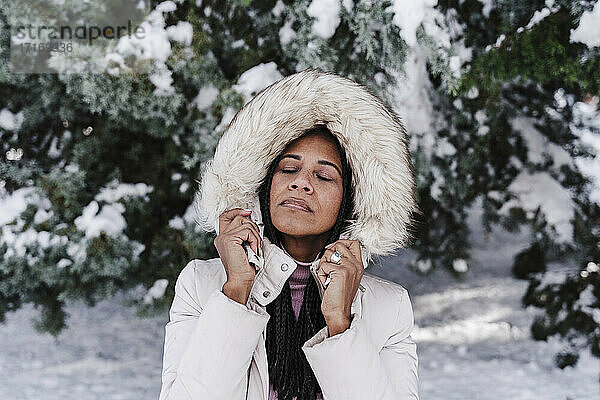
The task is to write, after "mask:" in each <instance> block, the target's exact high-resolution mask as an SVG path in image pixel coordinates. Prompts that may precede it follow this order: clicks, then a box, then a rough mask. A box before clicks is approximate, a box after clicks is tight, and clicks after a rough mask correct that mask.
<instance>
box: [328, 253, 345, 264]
mask: <svg viewBox="0 0 600 400" xmlns="http://www.w3.org/2000/svg"><path fill="white" fill-rule="evenodd" d="M341 259H342V254H341V253H340V252H339V251H337V250H336V251H334V252H333V254H332V255H331V258H330V259H329V262H332V263H334V264H339V263H340V260H341Z"/></svg>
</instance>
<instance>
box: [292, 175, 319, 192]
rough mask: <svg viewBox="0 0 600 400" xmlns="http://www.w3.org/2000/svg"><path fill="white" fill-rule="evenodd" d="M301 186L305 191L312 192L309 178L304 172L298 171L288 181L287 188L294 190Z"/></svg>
mask: <svg viewBox="0 0 600 400" xmlns="http://www.w3.org/2000/svg"><path fill="white" fill-rule="evenodd" d="M299 187H300V188H302V190H304V191H305V192H306V193H312V191H313V187H312V184H311V183H310V180H309V179H308V177H307V174H306V173H298V174H296V176H295V177H294V179H292V181H291V182H290V184H289V186H288V189H290V190H296V189H298V188H299Z"/></svg>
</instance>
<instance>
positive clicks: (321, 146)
mask: <svg viewBox="0 0 600 400" xmlns="http://www.w3.org/2000/svg"><path fill="white" fill-rule="evenodd" d="M283 154H284V155H285V154H299V155H301V156H302V158H303V159H304V158H315V159H317V158H321V159H327V160H329V161H332V162H335V163H336V164H338V165H339V164H340V163H341V159H340V153H339V151H338V149H337V146H336V143H335V139H334V138H332V137H331V136H329V135H325V134H320V133H317V134H310V135H306V136H303V137H301V138H300V139H298V140H296V141H295V142H292V143H290V144H289V145H288V147H286V149H285V150H284V152H283Z"/></svg>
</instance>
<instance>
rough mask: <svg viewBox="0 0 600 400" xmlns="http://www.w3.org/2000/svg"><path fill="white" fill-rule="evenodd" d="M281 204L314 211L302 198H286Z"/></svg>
mask: <svg viewBox="0 0 600 400" xmlns="http://www.w3.org/2000/svg"><path fill="white" fill-rule="evenodd" d="M280 205H281V206H286V207H289V208H295V209H297V210H298V209H302V210H303V211H307V212H312V210H311V209H310V207H309V206H308V204H306V202H305V201H304V200H301V199H294V198H291V199H286V200H284V201H282V202H281V203H280Z"/></svg>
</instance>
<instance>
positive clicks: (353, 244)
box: [338, 239, 362, 259]
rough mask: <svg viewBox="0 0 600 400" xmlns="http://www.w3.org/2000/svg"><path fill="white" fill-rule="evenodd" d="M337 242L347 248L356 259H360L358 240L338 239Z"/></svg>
mask: <svg viewBox="0 0 600 400" xmlns="http://www.w3.org/2000/svg"><path fill="white" fill-rule="evenodd" d="M338 242H340V243H342V244H344V245H345V246H346V247H348V248H349V249H350V251H351V252H352V254H354V256H355V257H356V258H357V259H362V255H361V253H360V242H359V241H358V240H350V239H339V240H338Z"/></svg>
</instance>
